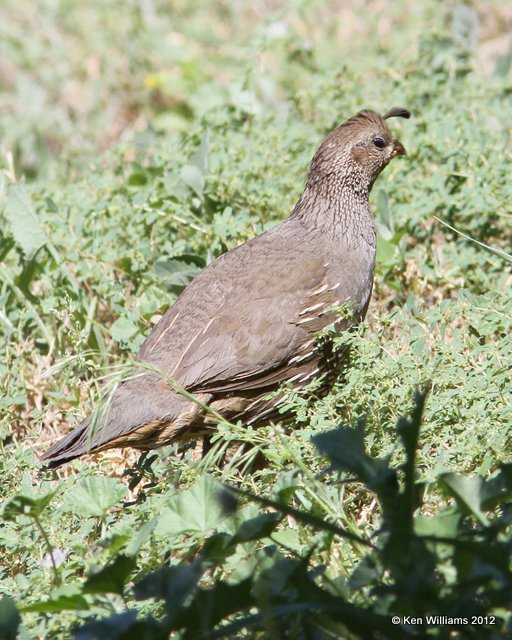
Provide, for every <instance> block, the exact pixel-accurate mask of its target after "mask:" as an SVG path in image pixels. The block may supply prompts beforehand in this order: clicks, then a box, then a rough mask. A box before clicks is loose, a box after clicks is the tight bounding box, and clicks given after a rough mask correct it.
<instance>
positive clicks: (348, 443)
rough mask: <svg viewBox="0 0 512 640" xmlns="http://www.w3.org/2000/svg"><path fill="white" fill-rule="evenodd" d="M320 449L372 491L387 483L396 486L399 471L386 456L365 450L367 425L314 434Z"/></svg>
mask: <svg viewBox="0 0 512 640" xmlns="http://www.w3.org/2000/svg"><path fill="white" fill-rule="evenodd" d="M311 440H312V442H313V444H314V445H315V447H316V448H317V449H318V450H319V451H320V453H322V454H324V455H325V456H327V457H328V458H329V460H330V462H331V467H330V468H331V469H335V470H339V471H345V472H349V473H353V474H354V475H355V476H356V478H357V479H358V480H361V481H362V482H364V483H365V484H366V485H367V486H368V488H370V489H372V491H377V493H379V492H380V491H381V490H382V488H383V487H384V485H389V483H390V482H391V485H392V486H395V482H394V479H395V472H394V471H393V470H392V469H390V468H389V466H388V462H387V460H385V459H382V460H380V459H378V458H371V457H370V456H369V455H368V454H367V453H366V450H365V443H364V425H363V424H362V423H360V424H359V425H358V426H357V427H356V428H355V429H354V428H352V427H343V426H341V427H338V428H337V429H334V430H332V431H326V432H325V433H319V434H318V435H316V436H313V437H312V438H311Z"/></svg>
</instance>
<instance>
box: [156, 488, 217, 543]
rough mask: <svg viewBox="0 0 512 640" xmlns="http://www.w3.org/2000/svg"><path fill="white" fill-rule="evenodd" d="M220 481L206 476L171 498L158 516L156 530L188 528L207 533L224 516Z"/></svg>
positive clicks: (164, 533)
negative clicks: (219, 497) (220, 496)
mask: <svg viewBox="0 0 512 640" xmlns="http://www.w3.org/2000/svg"><path fill="white" fill-rule="evenodd" d="M219 490H220V485H219V484H218V483H217V482H216V481H215V480H213V479H212V478H210V477H209V476H203V477H202V478H201V479H200V480H199V481H198V482H196V483H195V484H194V485H192V486H191V487H190V488H189V489H187V490H186V491H183V492H182V493H179V494H178V495H176V496H174V497H173V498H171V500H170V502H169V504H168V506H167V507H165V508H164V509H163V510H162V513H161V514H160V516H159V517H158V524H157V526H156V529H155V534H156V535H158V536H169V535H177V534H179V533H184V532H186V531H190V532H197V533H201V534H205V533H207V532H208V531H209V530H210V529H212V528H214V527H215V526H216V525H217V524H219V522H220V521H221V519H222V512H221V507H220V504H219V501H218V499H217V496H218V494H219Z"/></svg>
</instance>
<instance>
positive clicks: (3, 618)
mask: <svg viewBox="0 0 512 640" xmlns="http://www.w3.org/2000/svg"><path fill="white" fill-rule="evenodd" d="M20 624H21V616H20V614H19V611H18V609H17V608H16V605H15V603H14V600H12V598H9V596H3V598H2V599H1V600H0V638H2V640H16V637H17V636H18V627H19V626H20Z"/></svg>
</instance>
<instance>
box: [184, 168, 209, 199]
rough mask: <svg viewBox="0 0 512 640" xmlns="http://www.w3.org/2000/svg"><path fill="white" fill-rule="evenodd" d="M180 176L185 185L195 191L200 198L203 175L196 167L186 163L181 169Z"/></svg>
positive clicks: (201, 195)
mask: <svg viewBox="0 0 512 640" xmlns="http://www.w3.org/2000/svg"><path fill="white" fill-rule="evenodd" d="M180 178H181V179H182V181H183V182H184V183H185V184H186V185H187V187H189V188H190V189H192V191H195V192H196V194H197V195H198V196H199V197H200V198H202V197H203V191H204V176H203V174H202V173H201V171H200V170H199V169H198V168H197V167H195V166H194V165H192V164H187V165H186V166H184V167H183V169H182V170H181V173H180Z"/></svg>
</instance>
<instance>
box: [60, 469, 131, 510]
mask: <svg viewBox="0 0 512 640" xmlns="http://www.w3.org/2000/svg"><path fill="white" fill-rule="evenodd" d="M126 491H127V489H126V487H125V485H124V484H123V483H122V482H119V480H116V479H115V478H107V477H104V476H95V477H91V478H83V479H82V480H79V481H78V482H77V483H76V485H75V486H74V487H73V488H72V489H71V491H70V492H69V493H68V494H67V495H66V498H65V499H64V504H63V505H62V508H63V509H64V511H71V512H72V513H74V514H75V515H77V516H81V517H85V518H87V517H91V516H96V517H102V516H104V515H105V514H106V513H107V511H108V510H109V509H110V508H112V507H113V506H114V505H115V504H117V503H118V502H119V501H120V500H122V499H123V498H124V497H125V496H126Z"/></svg>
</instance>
